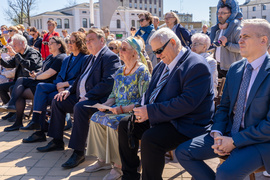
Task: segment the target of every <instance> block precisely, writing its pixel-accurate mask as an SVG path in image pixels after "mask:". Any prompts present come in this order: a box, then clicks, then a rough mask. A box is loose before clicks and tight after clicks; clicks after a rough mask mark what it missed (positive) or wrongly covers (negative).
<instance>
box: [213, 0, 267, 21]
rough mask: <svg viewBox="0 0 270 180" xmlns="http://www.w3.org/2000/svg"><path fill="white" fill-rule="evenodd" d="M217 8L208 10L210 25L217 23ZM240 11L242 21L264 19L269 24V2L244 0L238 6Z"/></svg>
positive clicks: (264, 0) (265, 0)
mask: <svg viewBox="0 0 270 180" xmlns="http://www.w3.org/2000/svg"><path fill="white" fill-rule="evenodd" d="M216 11H217V7H210V8H209V21H210V23H211V25H212V26H213V25H215V24H216V23H217V17H216ZM240 11H241V12H242V13H243V19H255V18H260V19H266V20H267V21H268V22H270V0H246V2H245V3H244V4H242V5H240Z"/></svg>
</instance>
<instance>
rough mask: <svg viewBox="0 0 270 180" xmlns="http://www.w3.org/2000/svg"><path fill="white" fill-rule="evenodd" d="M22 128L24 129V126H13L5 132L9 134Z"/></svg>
mask: <svg viewBox="0 0 270 180" xmlns="http://www.w3.org/2000/svg"><path fill="white" fill-rule="evenodd" d="M20 127H23V125H14V124H13V125H12V126H9V127H6V128H5V129H4V131H5V132H9V131H17V130H19V129H20Z"/></svg>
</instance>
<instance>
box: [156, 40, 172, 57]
mask: <svg viewBox="0 0 270 180" xmlns="http://www.w3.org/2000/svg"><path fill="white" fill-rule="evenodd" d="M171 39H172V38H171ZM171 39H169V41H167V42H166V43H165V44H164V45H163V46H162V47H161V48H159V49H157V50H155V51H153V53H154V54H155V55H156V54H161V53H162V52H163V51H164V49H165V48H166V46H167V45H168V44H169V42H170V41H171Z"/></svg>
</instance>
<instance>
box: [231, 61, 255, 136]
mask: <svg viewBox="0 0 270 180" xmlns="http://www.w3.org/2000/svg"><path fill="white" fill-rule="evenodd" d="M252 71H253V67H252V66H251V65H250V64H247V67H246V71H245V73H244V76H243V78H242V82H241V85H240V89H239V93H238V96H237V101H236V109H235V115H234V117H233V125H232V130H231V134H232V135H234V134H236V133H237V132H238V131H239V128H240V125H241V122H242V118H243V113H244V110H245V109H244V107H245V102H246V97H247V90H248V85H249V82H250V78H251V75H252Z"/></svg>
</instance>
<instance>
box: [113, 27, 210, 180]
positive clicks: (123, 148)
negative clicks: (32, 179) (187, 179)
mask: <svg viewBox="0 0 270 180" xmlns="http://www.w3.org/2000/svg"><path fill="white" fill-rule="evenodd" d="M149 42H150V45H151V46H152V49H153V52H154V54H156V56H157V58H160V59H161V60H162V61H161V62H160V63H159V64H158V65H157V66H156V67H155V69H154V71H153V76H152V80H151V82H150V85H149V88H148V90H147V92H146V93H145V95H144V98H143V100H142V102H141V105H142V107H137V108H134V109H133V110H134V114H135V116H136V121H135V122H136V123H135V125H134V130H133V133H134V134H133V140H134V144H135V148H134V149H130V148H129V141H128V135H127V132H128V122H127V121H125V120H123V121H121V122H120V124H119V128H118V132H119V136H118V137H119V152H120V156H121V161H122V171H123V174H124V175H123V177H122V179H123V180H127V179H128V180H133V179H134V180H135V179H136V180H137V179H140V174H139V173H138V172H137V168H138V167H139V165H140V162H139V158H138V157H137V152H138V144H139V143H138V141H139V139H141V161H142V168H143V171H142V179H147V180H149V179H153V180H161V179H162V171H163V168H164V164H165V161H164V155H165V153H166V152H167V151H171V150H173V149H175V148H176V147H177V146H178V145H179V144H181V143H183V142H185V141H187V140H189V139H191V138H193V137H196V136H197V135H201V134H203V133H204V132H206V130H207V129H208V127H209V126H210V123H211V118H212V116H213V113H214V103H213V98H214V93H213V89H212V80H211V73H210V69H209V66H208V65H207V62H206V61H205V60H204V59H203V57H202V56H199V55H197V54H195V53H193V52H191V50H190V49H186V48H185V47H183V46H182V45H181V41H180V40H179V39H178V37H177V36H176V34H175V33H174V32H173V31H172V30H170V29H169V28H162V29H160V30H158V31H156V32H155V33H154V34H153V35H152V37H151V38H150V40H149ZM150 127H151V128H150Z"/></svg>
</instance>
